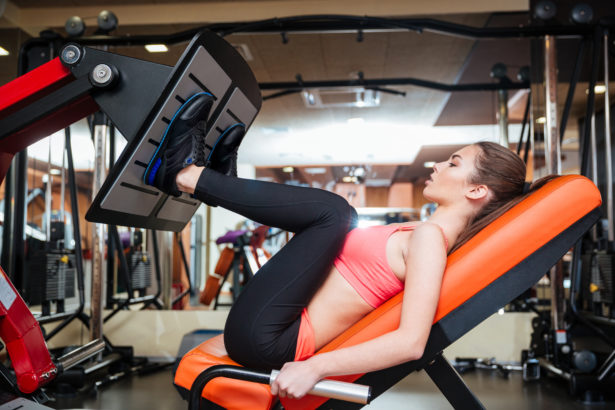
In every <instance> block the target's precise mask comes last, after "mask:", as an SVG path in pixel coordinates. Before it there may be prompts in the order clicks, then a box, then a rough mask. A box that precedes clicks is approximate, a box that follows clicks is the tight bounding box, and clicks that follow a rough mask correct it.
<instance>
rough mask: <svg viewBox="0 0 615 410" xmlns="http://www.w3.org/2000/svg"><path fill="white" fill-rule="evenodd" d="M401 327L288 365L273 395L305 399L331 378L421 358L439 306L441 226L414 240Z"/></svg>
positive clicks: (428, 227) (419, 232)
mask: <svg viewBox="0 0 615 410" xmlns="http://www.w3.org/2000/svg"><path fill="white" fill-rule="evenodd" d="M408 249H409V250H408V255H407V259H406V279H405V290H404V299H403V304H402V314H401V319H400V324H399V328H398V329H396V330H395V331H392V332H389V333H386V334H384V335H382V336H379V337H377V338H375V339H372V340H369V341H367V342H364V343H361V344H358V345H355V346H351V347H347V348H343V349H339V350H334V351H331V352H327V353H323V354H318V355H315V356H313V357H311V358H310V359H308V360H306V361H303V362H290V363H286V364H285V365H284V366H283V367H282V370H281V372H280V374H279V376H278V378H277V379H276V382H274V384H273V385H272V393H273V394H279V395H280V396H282V397H284V396H290V397H297V398H298V397H302V396H303V395H305V394H306V393H307V392H308V391H309V390H310V389H311V388H312V387H313V386H314V384H315V383H316V382H317V381H318V380H320V379H322V378H324V377H328V376H339V375H345V374H356V373H366V372H371V371H375V370H380V369H384V368H388V367H391V366H395V365H398V364H401V363H405V362H407V361H410V360H415V359H419V358H420V357H421V356H422V355H423V350H424V349H425V344H426V343H427V338H428V336H429V332H430V331H431V325H432V322H433V318H434V315H435V311H436V307H437V305H438V298H439V296H440V286H441V283H442V275H443V273H444V268H445V267H446V248H445V243H444V239H443V236H442V232H441V230H440V228H439V227H438V226H437V225H434V224H430V223H426V224H421V225H420V226H418V227H417V228H416V229H415V230H414V232H413V233H412V235H411V236H410V241H409V246H408Z"/></svg>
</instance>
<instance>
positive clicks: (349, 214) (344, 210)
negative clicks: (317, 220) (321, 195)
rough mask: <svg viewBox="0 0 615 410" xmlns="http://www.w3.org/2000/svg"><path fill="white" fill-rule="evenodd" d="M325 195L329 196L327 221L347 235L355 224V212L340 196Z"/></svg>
mask: <svg viewBox="0 0 615 410" xmlns="http://www.w3.org/2000/svg"><path fill="white" fill-rule="evenodd" d="M327 194H328V195H330V198H328V203H329V205H330V206H329V208H328V210H327V211H328V213H327V219H328V220H329V221H330V222H331V223H332V225H335V226H336V227H339V228H340V230H341V231H343V233H344V234H346V233H348V231H350V230H351V229H353V228H354V227H355V226H356V224H357V220H358V216H357V211H356V210H355V209H354V207H352V206H351V205H350V204H349V203H348V201H347V200H346V199H345V198H343V197H342V196H340V195H337V194H334V193H332V192H327Z"/></svg>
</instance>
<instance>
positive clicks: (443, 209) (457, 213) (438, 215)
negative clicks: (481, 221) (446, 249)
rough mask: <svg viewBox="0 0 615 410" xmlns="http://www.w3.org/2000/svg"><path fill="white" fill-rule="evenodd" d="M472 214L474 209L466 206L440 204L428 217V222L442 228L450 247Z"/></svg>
mask: <svg viewBox="0 0 615 410" xmlns="http://www.w3.org/2000/svg"><path fill="white" fill-rule="evenodd" d="M473 216H474V211H472V210H469V209H468V208H467V207H454V206H442V205H441V206H438V208H436V210H435V211H434V213H433V214H432V215H431V216H430V217H429V222H432V223H435V224H437V225H439V226H440V227H441V228H442V230H443V231H444V234H445V235H446V238H447V239H448V243H449V246H450V247H452V246H453V245H454V244H455V242H457V238H458V237H459V235H460V234H461V232H462V231H463V230H464V229H465V228H466V227H467V225H468V222H469V221H470V219H471V218H472V217H473Z"/></svg>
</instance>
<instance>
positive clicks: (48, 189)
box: [45, 136, 53, 242]
mask: <svg viewBox="0 0 615 410" xmlns="http://www.w3.org/2000/svg"><path fill="white" fill-rule="evenodd" d="M47 144H48V152H47V185H46V186H45V235H46V237H47V242H50V241H51V207H52V206H53V201H52V199H53V198H52V197H51V188H52V185H53V175H51V136H49V137H47Z"/></svg>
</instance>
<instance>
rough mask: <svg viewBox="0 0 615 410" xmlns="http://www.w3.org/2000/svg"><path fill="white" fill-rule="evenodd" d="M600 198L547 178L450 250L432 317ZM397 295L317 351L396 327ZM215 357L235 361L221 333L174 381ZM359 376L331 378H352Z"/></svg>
mask: <svg viewBox="0 0 615 410" xmlns="http://www.w3.org/2000/svg"><path fill="white" fill-rule="evenodd" d="M600 204H601V199H600V193H599V191H598V189H597V188H596V187H595V186H594V184H593V183H592V182H591V181H589V180H588V179H587V178H584V177H581V176H578V175H568V176H563V177H559V178H557V179H555V180H553V181H550V182H549V183H548V184H546V185H545V186H544V187H542V188H541V189H540V190H538V191H536V192H535V193H533V194H532V195H530V196H529V197H528V198H526V199H525V200H524V201H523V202H521V203H520V204H518V205H517V206H515V207H514V208H512V209H511V210H510V211H508V212H507V213H506V214H504V215H502V216H501V217H500V218H499V219H498V220H496V221H495V222H493V223H492V224H491V225H489V226H488V227H486V228H485V229H484V230H483V231H481V232H479V233H478V234H477V235H476V236H475V237H474V238H472V239H471V240H470V241H468V242H467V243H466V244H465V245H464V246H463V247H461V248H460V249H458V250H457V251H456V252H455V253H453V254H452V255H450V256H449V258H448V263H447V268H446V271H445V273H444V279H443V282H442V290H441V292H440V300H439V302H438V308H437V311H436V317H435V319H434V323H435V322H437V321H438V320H440V319H442V318H443V317H444V316H446V315H447V314H448V313H450V312H451V311H452V310H454V309H455V308H457V307H458V306H460V305H461V304H463V303H464V302H465V301H466V300H468V299H469V298H471V297H472V296H473V295H475V294H476V293H478V292H479V291H480V290H482V289H483V288H485V287H486V286H487V285H489V284H490V283H491V282H493V281H494V280H496V279H497V278H498V277H500V276H501V275H503V274H504V273H506V272H508V271H509V270H510V269H512V268H513V267H514V266H516V265H517V264H519V263H520V262H521V261H522V260H524V259H525V258H527V257H528V256H529V255H530V254H532V253H533V252H535V251H536V250H538V249H539V248H540V247H542V246H543V245H545V244H546V243H547V242H549V241H550V240H551V239H553V238H554V237H555V236H557V235H558V234H559V233H561V232H562V231H564V230H565V229H566V228H568V227H570V226H571V225H572V224H573V223H574V222H576V221H577V220H579V219H581V218H582V217H583V216H585V215H586V214H587V213H589V212H591V211H592V210H593V209H595V208H596V207H598V206H599V205H600ZM402 298H403V292H402V293H400V294H398V295H396V296H394V297H393V298H392V299H390V300H389V301H387V302H386V303H384V304H383V305H382V306H380V307H379V308H378V309H376V310H374V311H373V312H371V313H370V314H369V315H367V316H366V317H364V318H363V319H362V320H360V321H359V322H357V323H356V324H355V325H354V326H352V327H351V328H350V329H348V330H347V331H345V332H344V333H342V334H341V335H340V336H338V337H337V338H336V339H334V340H333V341H332V342H330V343H329V344H328V345H326V346H325V347H324V348H322V349H321V350H320V351H319V352H318V353H323V352H328V351H331V350H335V349H339V348H343V347H347V346H351V345H355V344H358V343H362V342H364V341H367V340H370V339H373V338H375V337H377V336H379V335H382V334H384V333H387V332H390V331H392V330H395V329H396V328H397V327H398V326H399V317H400V313H401V302H402ZM318 353H317V354H318ZM214 364H235V363H234V362H233V361H232V360H230V359H229V357H228V356H226V352H225V351H224V347H223V343H222V338H221V337H216V338H214V339H211V340H208V341H206V342H204V343H202V344H201V345H200V346H199V347H197V348H195V349H193V350H192V351H190V352H189V353H188V354H186V356H184V358H183V359H182V361H181V363H180V365H179V367H178V369H177V373H176V375H175V383H176V384H177V385H179V386H181V387H184V388H186V389H190V386H191V385H192V382H193V381H194V379H195V378H196V377H197V376H198V374H199V373H200V372H202V371H203V370H205V369H206V368H207V367H209V366H212V365H214ZM360 376H361V375H354V376H343V377H338V378H335V379H338V380H345V381H354V380H356V379H358V378H359V377H360ZM203 395H204V397H206V398H208V399H209V400H211V401H213V402H215V403H218V404H219V405H221V406H223V407H225V408H228V409H244V410H245V409H254V410H256V409H268V408H269V407H270V406H271V403H272V397H271V395H270V392H269V388H268V387H267V386H264V385H259V384H255V383H250V382H241V381H236V380H228V379H219V380H216V381H212V382H210V383H209V384H208V385H207V387H206V388H205V390H204V393H203ZM325 401H326V399H323V398H319V397H315V396H307V397H305V398H304V399H302V400H283V401H282V403H283V405H284V407H285V408H286V409H312V408H316V407H318V406H319V405H321V404H322V403H324V402H325Z"/></svg>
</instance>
